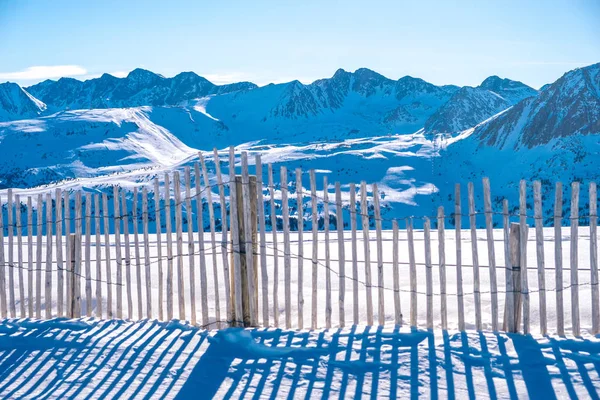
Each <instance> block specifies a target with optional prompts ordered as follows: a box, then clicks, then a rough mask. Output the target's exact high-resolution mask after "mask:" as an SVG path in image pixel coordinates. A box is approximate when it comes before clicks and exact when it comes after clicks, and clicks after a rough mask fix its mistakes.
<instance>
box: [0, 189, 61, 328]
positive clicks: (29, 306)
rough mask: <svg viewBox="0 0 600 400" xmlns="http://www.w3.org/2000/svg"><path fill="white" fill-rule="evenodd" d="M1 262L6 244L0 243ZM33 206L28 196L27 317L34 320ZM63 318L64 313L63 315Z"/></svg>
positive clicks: (0, 223)
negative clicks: (0, 247)
mask: <svg viewBox="0 0 600 400" xmlns="http://www.w3.org/2000/svg"><path fill="white" fill-rule="evenodd" d="M1 220H2V218H1V216H0V235H1V232H2V231H3V230H4V229H3V228H2V221H1ZM0 242H1V245H0V246H2V249H0V262H2V261H3V260H4V242H3V241H0ZM33 287H34V282H33V205H32V201H31V196H27V316H28V317H29V318H33V302H34V300H33V299H34V298H33ZM59 316H62V313H61V315H59Z"/></svg>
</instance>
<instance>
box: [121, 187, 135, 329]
mask: <svg viewBox="0 0 600 400" xmlns="http://www.w3.org/2000/svg"><path fill="white" fill-rule="evenodd" d="M121 217H122V219H123V240H124V243H125V289H126V291H127V318H129V319H133V292H132V291H133V288H132V284H131V244H130V241H129V210H128V207H127V194H126V193H125V191H124V190H123V191H121Z"/></svg>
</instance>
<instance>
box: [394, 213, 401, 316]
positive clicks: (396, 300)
mask: <svg viewBox="0 0 600 400" xmlns="http://www.w3.org/2000/svg"><path fill="white" fill-rule="evenodd" d="M392 242H393V245H392V252H393V254H392V267H393V279H394V322H395V323H396V325H398V326H401V325H402V308H401V307H400V272H399V270H398V221H396V220H393V221H392Z"/></svg>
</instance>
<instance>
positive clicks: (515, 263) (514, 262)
mask: <svg viewBox="0 0 600 400" xmlns="http://www.w3.org/2000/svg"><path fill="white" fill-rule="evenodd" d="M509 235H510V243H509V252H510V266H511V271H510V272H511V276H510V278H509V282H512V284H511V288H512V296H511V298H512V299H511V301H510V307H508V308H507V318H508V331H509V332H513V333H515V332H518V331H519V326H520V321H521V307H522V298H521V273H522V272H521V228H520V226H519V224H516V223H515V224H511V226H510V233H509Z"/></svg>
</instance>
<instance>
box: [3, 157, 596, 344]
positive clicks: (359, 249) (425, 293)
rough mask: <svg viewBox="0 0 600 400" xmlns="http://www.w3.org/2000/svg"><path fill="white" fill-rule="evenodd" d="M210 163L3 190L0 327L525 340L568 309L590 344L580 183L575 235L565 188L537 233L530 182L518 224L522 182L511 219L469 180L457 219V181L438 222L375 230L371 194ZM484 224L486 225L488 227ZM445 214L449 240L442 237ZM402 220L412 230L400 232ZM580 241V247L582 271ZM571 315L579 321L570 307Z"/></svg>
mask: <svg viewBox="0 0 600 400" xmlns="http://www.w3.org/2000/svg"><path fill="white" fill-rule="evenodd" d="M221 157H223V154H219V152H217V150H216V149H215V151H214V168H213V170H211V171H210V173H209V170H208V168H207V162H205V160H204V158H203V156H202V154H200V155H199V162H196V163H195V164H193V166H189V167H185V169H184V170H183V176H181V175H180V172H179V171H174V172H172V173H167V174H165V175H164V177H161V178H163V179H162V181H161V179H159V177H156V178H155V179H154V181H153V182H152V184H151V185H149V186H142V187H141V190H139V189H138V188H137V187H136V188H133V189H132V190H123V189H122V188H119V187H117V186H115V187H112V188H106V190H98V191H95V192H91V191H87V192H84V191H75V192H66V191H65V192H63V191H61V190H60V189H56V191H55V192H53V193H46V194H45V195H42V194H38V195H37V198H32V197H29V196H28V197H27V198H26V199H25V198H23V197H21V195H20V194H19V193H13V192H15V191H14V190H11V189H9V190H7V192H6V196H3V199H2V210H3V212H2V218H0V242H1V243H2V245H0V316H1V317H2V318H7V317H10V318H24V317H29V318H52V317H56V316H58V317H62V316H67V317H80V316H95V317H99V318H127V319H142V318H158V319H160V320H171V319H173V318H178V319H180V320H188V321H189V322H190V323H192V324H194V325H199V326H203V327H212V326H217V327H224V326H228V325H245V326H248V325H251V326H261V325H262V326H272V327H285V328H299V329H304V328H312V329H316V328H321V327H325V328H330V327H334V326H339V327H344V326H348V325H352V324H368V325H374V324H377V325H385V324H398V325H410V326H414V327H426V328H430V329H431V328H441V329H459V330H465V329H477V330H481V329H492V330H494V331H501V330H504V331H512V332H524V333H529V332H531V331H532V327H535V330H536V331H539V332H540V333H542V334H546V333H548V332H556V333H558V334H561V335H563V334H565V333H566V332H570V333H572V334H575V335H579V334H580V333H581V331H582V323H581V322H582V319H581V318H580V317H581V315H580V314H581V313H583V314H584V320H583V329H586V330H589V331H591V333H593V334H597V333H599V330H600V317H599V301H600V300H599V296H598V268H597V236H596V222H597V207H596V204H597V197H596V185H595V184H593V183H592V184H590V185H589V188H588V189H589V199H590V201H589V204H590V207H589V215H587V216H585V217H586V218H589V221H590V223H589V227H579V226H578V221H579V219H580V217H582V216H580V215H579V214H578V212H579V206H578V202H579V192H580V185H579V183H577V182H574V183H572V184H571V199H570V203H571V208H570V209H571V214H570V216H569V220H570V224H569V226H568V227H566V229H567V231H569V232H570V234H568V235H565V232H566V231H565V228H563V227H561V223H562V220H563V215H562V210H563V188H562V185H561V184H560V183H557V184H556V187H555V193H556V197H555V214H554V222H555V225H554V227H553V228H550V230H548V228H546V229H544V227H543V218H542V195H541V184H540V182H534V183H533V185H532V189H533V199H534V207H533V208H534V210H533V215H528V204H527V189H528V185H527V183H526V182H525V181H522V182H521V183H520V187H519V193H520V203H519V212H518V213H516V214H515V213H509V205H508V201H507V200H504V201H503V203H502V205H503V209H502V210H501V211H500V210H493V207H492V205H493V204H492V197H491V189H490V182H489V180H487V179H486V178H484V179H483V208H478V205H477V204H475V203H476V202H475V199H476V197H475V189H474V185H473V184H472V183H469V184H468V185H467V193H466V194H467V196H466V197H467V199H468V205H467V209H465V207H463V204H462V203H461V198H462V196H463V195H464V192H461V190H462V189H463V188H461V185H458V184H457V185H456V186H455V193H454V199H455V205H454V209H453V210H452V212H450V213H448V212H447V211H446V210H444V208H443V207H439V208H438V209H437V214H436V215H432V216H423V217H408V218H402V219H391V220H388V219H386V218H384V217H382V213H381V209H382V206H381V204H380V203H381V200H382V198H381V197H382V196H381V195H380V193H379V190H378V187H377V185H376V184H372V185H367V183H366V182H361V183H360V184H359V185H355V184H349V185H347V187H346V186H344V189H346V188H347V190H342V185H341V184H340V183H339V182H335V183H334V184H333V185H330V184H329V182H327V176H324V177H323V182H322V185H321V186H320V187H321V190H319V191H318V190H317V188H318V187H319V186H318V183H317V179H316V176H317V174H316V173H315V171H314V170H311V171H308V181H309V185H308V187H306V188H305V187H304V185H303V179H304V178H305V177H306V174H305V172H304V171H302V170H301V169H297V170H296V171H293V172H292V171H287V169H286V167H285V166H282V167H281V171H280V174H279V177H280V181H279V182H275V179H274V172H273V167H272V166H271V165H270V164H269V165H267V168H266V169H265V168H263V165H262V164H261V158H260V156H259V155H257V156H256V158H255V159H254V160H253V161H254V165H253V169H254V172H255V175H250V166H249V160H248V155H247V154H246V153H244V152H243V153H241V154H240V155H238V157H237V158H236V154H235V153H234V149H233V148H231V149H230V150H229V154H228V157H227V156H225V157H223V158H225V161H227V158H228V162H225V164H226V165H227V166H228V171H227V172H228V174H227V175H225V174H223V173H222V169H221V163H222V161H223V160H221ZM240 172H241V173H240ZM236 174H238V175H237V178H236V179H229V177H233V176H236ZM290 176H291V177H294V178H295V179H291V181H290V182H288V177H290ZM192 184H193V185H192ZM140 197H141V201H140ZM34 200H35V205H34ZM498 216H500V217H501V218H502V221H503V227H502V229H494V226H493V219H494V217H498ZM477 217H481V218H484V219H485V227H486V228H485V230H478V229H477ZM450 218H451V219H452V221H453V223H454V228H453V229H447V228H446V221H447V220H448V219H450ZM417 220H419V221H422V223H423V229H416V228H415V223H414V222H415V221H417ZM463 221H468V223H469V227H468V229H463V227H462V223H463ZM513 221H515V222H513ZM530 221H533V225H534V229H532V230H531V231H530V230H529V229H528V228H529V226H528V222H530ZM383 222H388V223H391V226H392V229H391V231H390V230H384V229H383ZM432 222H433V225H432ZM432 230H433V232H432ZM205 231H206V232H205ZM585 232H589V235H587V236H586V234H585ZM552 233H553V235H552ZM549 234H550V235H551V237H549ZM565 237H566V238H567V240H565V239H564V238H565ZM580 240H582V241H586V242H589V243H588V245H589V257H588V254H587V253H584V258H585V259H584V260H583V262H581V261H582V257H581V256H580V254H579V253H578V250H579V249H581V248H582V243H583V242H582V243H579V241H580ZM528 244H529V246H528ZM469 247H470V249H469ZM548 248H549V249H548ZM532 250H535V256H534V255H533V254H531V253H532ZM549 250H550V252H549ZM564 250H566V251H568V263H567V262H566V261H567V260H564V258H567V257H565V254H564ZM586 251H587V250H586ZM552 252H553V256H552ZM484 259H485V261H483V260H484ZM528 264H529V265H528ZM282 268H283V271H281V269H282ZM567 270H568V271H569V275H568V276H563V275H564V274H565V271H567ZM484 271H485V272H486V273H482V272H484ZM586 275H587V276H588V277H589V280H588V281H581V282H580V278H581V277H582V276H583V277H585V276H586ZM549 283H551V284H552V285H549ZM42 287H43V288H44V290H43V291H42ZM282 289H283V290H282ZM565 291H568V292H569V295H570V296H567V297H566V296H565ZM550 293H552V294H553V295H550ZM580 295H581V296H582V297H581V298H580ZM565 303H566V304H567V307H568V306H570V310H567V311H565ZM586 304H591V308H590V309H589V310H588V309H587V308H585V307H583V308H580V306H581V305H586ZM553 315H556V320H555V321H554V320H553V319H552V318H550V319H549V317H551V316H553Z"/></svg>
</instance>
